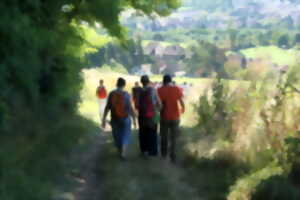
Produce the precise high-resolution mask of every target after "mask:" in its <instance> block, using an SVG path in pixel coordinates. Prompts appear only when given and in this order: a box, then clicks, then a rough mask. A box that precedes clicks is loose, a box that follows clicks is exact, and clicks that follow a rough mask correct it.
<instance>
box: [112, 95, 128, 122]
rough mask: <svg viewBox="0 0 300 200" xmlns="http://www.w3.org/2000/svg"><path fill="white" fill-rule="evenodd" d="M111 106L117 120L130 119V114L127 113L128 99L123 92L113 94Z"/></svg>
mask: <svg viewBox="0 0 300 200" xmlns="http://www.w3.org/2000/svg"><path fill="white" fill-rule="evenodd" d="M111 105H112V114H113V116H114V117H117V118H126V117H128V112H127V111H126V99H125V95H124V93H123V92H118V91H116V92H113V93H112V94H111Z"/></svg>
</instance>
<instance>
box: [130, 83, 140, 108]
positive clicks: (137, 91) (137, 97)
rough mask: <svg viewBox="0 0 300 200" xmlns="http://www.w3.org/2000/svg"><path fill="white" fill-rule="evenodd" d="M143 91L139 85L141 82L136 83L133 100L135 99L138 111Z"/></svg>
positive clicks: (135, 106) (133, 89)
mask: <svg viewBox="0 0 300 200" xmlns="http://www.w3.org/2000/svg"><path fill="white" fill-rule="evenodd" d="M141 91H142V87H141V86H140V85H139V82H135V83H134V87H133V88H132V98H133V103H134V108H135V109H136V110H137V109H138V99H139V95H140V93H141Z"/></svg>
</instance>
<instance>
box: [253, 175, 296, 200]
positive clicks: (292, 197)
mask: <svg viewBox="0 0 300 200" xmlns="http://www.w3.org/2000/svg"><path fill="white" fill-rule="evenodd" d="M252 199H255V200H266V199H270V200H283V199H289V200H298V199H300V191H299V189H298V188H297V187H295V186H294V185H292V184H291V183H290V182H289V180H288V179H287V178H285V177H282V176H273V177H271V178H269V179H267V180H265V181H262V182H261V183H260V184H259V185H258V186H257V188H256V190H255V193H254V194H253V195H252Z"/></svg>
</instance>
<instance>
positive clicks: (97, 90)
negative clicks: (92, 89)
mask: <svg viewBox="0 0 300 200" xmlns="http://www.w3.org/2000/svg"><path fill="white" fill-rule="evenodd" d="M98 92H99V87H97V89H96V97H98Z"/></svg>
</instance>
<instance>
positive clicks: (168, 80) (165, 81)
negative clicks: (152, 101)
mask: <svg viewBox="0 0 300 200" xmlns="http://www.w3.org/2000/svg"><path fill="white" fill-rule="evenodd" d="M171 82H172V77H171V75H169V74H166V75H164V78H163V84H164V85H167V84H169V83H171Z"/></svg>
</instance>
